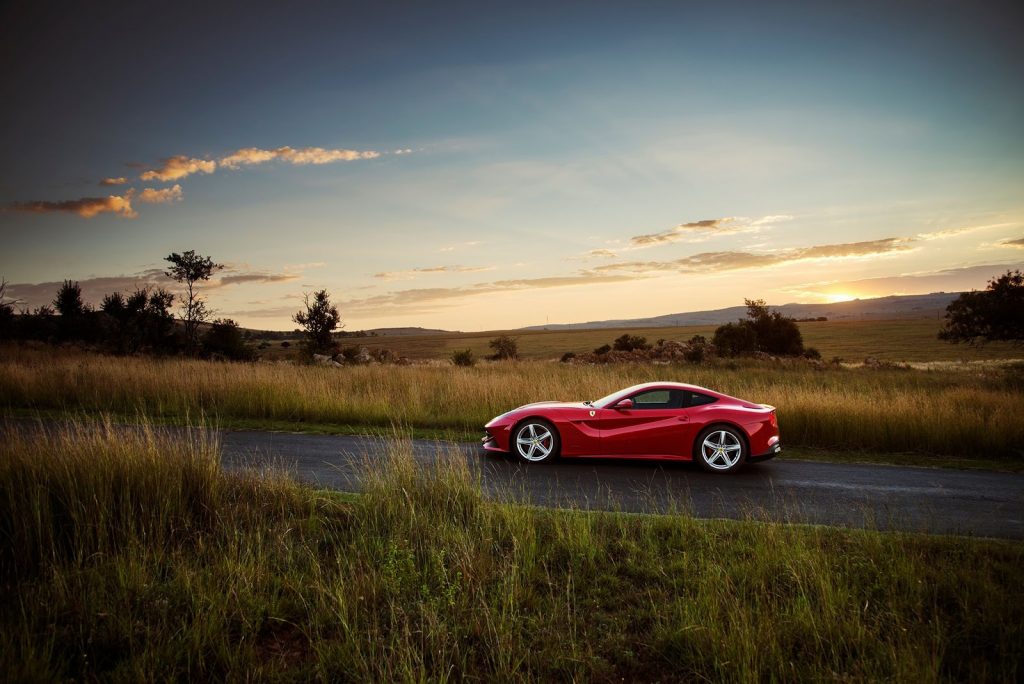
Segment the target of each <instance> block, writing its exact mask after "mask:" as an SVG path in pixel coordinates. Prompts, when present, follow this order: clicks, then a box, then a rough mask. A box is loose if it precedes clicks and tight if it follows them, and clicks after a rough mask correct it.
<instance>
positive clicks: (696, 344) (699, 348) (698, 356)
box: [683, 335, 709, 363]
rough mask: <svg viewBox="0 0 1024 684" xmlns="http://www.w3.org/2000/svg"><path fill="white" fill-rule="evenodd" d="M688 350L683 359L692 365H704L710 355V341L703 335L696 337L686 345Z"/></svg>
mask: <svg viewBox="0 0 1024 684" xmlns="http://www.w3.org/2000/svg"><path fill="white" fill-rule="evenodd" d="M686 344H687V349H686V351H684V352H683V358H684V359H686V360H687V361H688V362H690V363H702V362H703V361H704V358H705V357H706V356H707V355H708V351H709V349H708V346H709V345H708V340H707V338H706V337H704V336H703V335H694V336H693V337H691V338H690V340H689V341H688V342H687V343H686Z"/></svg>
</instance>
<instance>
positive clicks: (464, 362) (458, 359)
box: [451, 349, 476, 367]
mask: <svg viewBox="0 0 1024 684" xmlns="http://www.w3.org/2000/svg"><path fill="white" fill-rule="evenodd" d="M451 360H452V363H454V364H455V365H456V366H465V367H470V366H475V365H476V357H474V356H473V350H472V349H456V350H454V351H453V352H452V353H451Z"/></svg>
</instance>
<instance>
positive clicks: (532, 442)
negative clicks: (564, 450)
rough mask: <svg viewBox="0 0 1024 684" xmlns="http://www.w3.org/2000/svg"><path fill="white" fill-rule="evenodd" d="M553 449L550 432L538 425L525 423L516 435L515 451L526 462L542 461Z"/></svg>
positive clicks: (552, 439) (553, 439)
mask: <svg viewBox="0 0 1024 684" xmlns="http://www.w3.org/2000/svg"><path fill="white" fill-rule="evenodd" d="M554 448H555V438H554V436H553V435H552V434H551V430H549V429H548V428H547V426H545V425H542V424H540V423H527V424H526V425H524V426H523V427H521V428H520V429H519V431H518V432H517V433H516V450H517V451H518V452H519V455H520V456H522V457H523V458H525V459H526V460H527V461H543V460H544V459H545V458H547V457H548V456H550V455H551V450H552V449H554Z"/></svg>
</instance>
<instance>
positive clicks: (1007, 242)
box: [996, 237, 1024, 249]
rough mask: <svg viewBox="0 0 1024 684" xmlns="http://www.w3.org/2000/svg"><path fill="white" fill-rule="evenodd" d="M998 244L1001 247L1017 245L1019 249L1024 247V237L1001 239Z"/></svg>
mask: <svg viewBox="0 0 1024 684" xmlns="http://www.w3.org/2000/svg"><path fill="white" fill-rule="evenodd" d="M996 245H997V246H999V247H1010V248H1014V247H1016V248H1017V249H1024V237H1022V238H1017V239H1016V240H1000V241H999V242H997V243H996Z"/></svg>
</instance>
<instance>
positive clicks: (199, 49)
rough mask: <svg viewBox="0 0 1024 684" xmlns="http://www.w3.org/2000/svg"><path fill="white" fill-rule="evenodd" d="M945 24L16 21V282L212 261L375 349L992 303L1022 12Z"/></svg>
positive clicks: (1018, 153)
mask: <svg viewBox="0 0 1024 684" xmlns="http://www.w3.org/2000/svg"><path fill="white" fill-rule="evenodd" d="M940 4H941V9H936V8H935V7H934V6H933V5H931V4H929V5H926V6H922V8H919V7H917V6H916V5H915V4H914V3H879V4H877V5H870V9H867V7H868V6H865V7H864V8H861V10H858V11H856V12H855V11H853V10H852V9H850V8H844V7H842V6H841V5H831V4H818V5H815V6H814V11H808V10H807V8H806V7H802V6H788V5H765V4H762V3H740V5H739V6H737V7H726V6H725V4H723V5H721V6H720V5H718V4H712V5H693V4H687V3H671V4H664V5H658V4H654V5H651V6H647V5H644V7H642V8H641V7H634V6H632V5H631V4H629V3H627V4H622V3H588V4H586V5H579V6H574V5H571V4H569V5H565V6H564V7H563V6H561V5H559V7H560V8H561V9H559V10H558V11H555V9H554V7H553V6H551V5H549V4H530V3H526V4H523V3H509V4H491V3H488V4H486V5H480V6H477V5H474V4H467V5H460V4H450V5H446V4H444V3H441V4H435V3H423V4H408V5H403V6H402V9H401V11H394V10H393V9H392V8H388V7H386V6H384V5H377V4H372V5H371V6H364V5H359V6H356V5H349V4H345V3H312V4H310V5H308V6H305V7H304V10H303V11H302V12H297V11H294V9H293V8H291V7H290V6H288V5H287V4H282V5H272V4H268V5H260V4H259V3H257V4H255V5H253V6H251V7H248V8H247V10H246V12H245V13H244V15H245V16H244V20H243V19H240V18H239V16H237V15H236V13H234V12H227V11H223V12H222V11H218V12H211V13H209V14H208V15H205V14H204V16H202V17H196V16H195V15H194V14H192V13H190V12H189V11H188V10H187V9H186V8H179V7H174V6H168V7H162V9H161V12H160V16H159V20H154V19H153V17H151V16H150V15H149V14H148V13H147V10H146V9H145V8H142V7H138V8H135V7H134V6H133V9H132V11H130V12H119V11H113V10H109V11H102V12H100V11H97V12H93V11H92V8H91V7H88V6H77V5H75V6H71V7H69V8H67V10H66V12H65V13H64V15H66V16H63V15H62V20H61V21H59V22H56V21H54V20H53V18H52V16H51V15H50V14H48V13H47V12H46V10H45V9H44V8H42V7H37V6H36V5H34V4H32V3H14V4H11V5H8V6H6V8H5V9H4V10H3V19H4V22H3V26H4V27H5V28H4V29H3V31H4V33H5V35H4V45H5V46H6V49H7V50H8V51H9V54H11V55H18V58H17V59H14V60H12V61H11V62H10V64H9V68H7V69H4V70H0V79H2V81H3V83H2V86H3V88H4V92H7V93H17V94H18V95H17V97H14V99H13V100H12V101H11V102H9V103H8V105H7V106H6V107H4V112H3V114H2V116H3V117H4V125H3V126H2V127H0V140H2V145H0V149H2V150H3V153H2V154H3V155H4V165H3V169H2V176H0V179H2V180H0V205H3V210H2V211H0V236H2V239H3V249H2V251H0V277H3V278H4V279H6V280H7V281H8V282H9V283H10V286H9V293H10V295H11V296H13V297H16V298H17V299H18V300H19V301H20V302H22V303H23V304H24V305H25V306H28V307H36V306H39V305H42V304H45V303H48V302H49V301H51V300H52V298H53V294H54V292H55V291H56V287H57V285H58V284H59V283H60V282H61V281H62V280H63V279H65V278H71V279H74V280H78V281H79V282H80V283H81V284H82V288H83V292H84V293H85V296H86V298H87V299H88V300H89V301H90V302H91V303H92V304H94V305H95V304H98V303H99V301H100V300H101V298H102V297H103V295H104V294H106V293H109V292H111V291H113V290H114V289H119V290H122V291H124V290H129V291H130V290H132V289H134V288H135V287H139V286H149V285H167V286H169V284H168V283H167V282H166V279H164V278H163V277H162V276H161V274H160V272H159V265H160V263H161V260H162V258H163V257H164V256H165V255H167V254H169V253H170V252H172V251H181V250H186V249H194V250H196V251H198V252H200V253H202V254H209V255H211V256H212V257H213V258H214V259H216V260H217V261H220V262H223V263H225V264H226V265H227V269H226V270H225V271H224V272H222V273H220V274H219V279H218V280H216V281H215V282H212V283H211V284H210V286H209V287H208V288H207V294H208V297H209V304H210V306H211V307H212V308H214V309H215V310H216V311H217V312H218V314H219V315H223V316H229V317H231V318H233V319H235V320H237V321H239V322H240V323H241V324H243V325H246V326H250V327H257V328H267V329H291V328H292V327H294V324H293V323H292V321H291V316H292V314H293V313H294V312H295V311H296V310H297V309H298V303H299V302H300V301H301V299H302V296H303V293H304V292H309V291H311V290H314V289H320V288H326V289H328V290H329V291H330V292H331V293H332V295H333V297H334V299H335V300H336V301H337V302H338V304H339V306H340V308H341V311H342V317H343V319H344V321H345V323H346V327H347V329H350V330H354V329H363V328H373V327H387V326H424V327H430V328H447V329H461V330H476V329H494V328H515V327H519V326H527V325H539V324H544V323H545V322H562V323H568V322H578V321H586V320H600V319H610V318H631V317H641V316H655V315H660V314H666V313H672V312H679V311H691V310H704V309H713V308H718V307H725V306H734V305H736V304H738V303H741V302H742V301H743V299H744V298H745V297H752V296H756V297H758V298H763V299H766V300H767V301H768V302H770V303H772V304H782V303H786V302H791V301H803V302H821V301H829V302H840V301H847V300H849V299H854V298H858V297H860V298H864V297H877V296H884V295H887V294H892V293H894V292H902V293H908V294H914V293H927V292H933V291H940V290H941V291H958V290H964V289H971V288H981V287H984V285H985V282H986V281H987V280H988V279H989V278H991V277H992V276H993V275H995V274H997V273H1000V272H1004V271H1005V270H1007V269H1010V268H1018V267H1021V266H1022V265H1024V262H1022V258H1024V252H1022V250H1021V249H1019V246H1020V242H1021V240H1022V239H1024V199H1022V196H1021V193H1020V188H1021V187H1024V136H1021V135H1020V121H1024V86H1022V81H1021V79H1020V73H1021V70H1022V68H1024V63H1022V54H1024V53H1022V52H1021V51H1020V49H1019V42H1018V41H1019V37H1018V35H1017V33H1018V32H1017V27H1019V26H1020V21H1021V16H1020V14H1021V12H1020V8H1019V7H1018V6H1015V5H1013V4H1007V5H1006V6H1005V7H1004V6H1002V5H1000V6H999V7H998V8H996V9H992V10H991V11H986V12H980V11H976V8H973V7H972V6H971V5H970V4H969V3H963V4H957V3H940ZM997 10H998V11H997ZM922 17H925V18H926V19H927V20H922ZM239 22H241V24H239ZM24 27H31V30H27V29H26V30H22V29H23V28H24ZM182 35H188V36H190V39H189V40H188V41H182V40H180V37H181V36H182ZM228 36H230V39H228V38H227V37H228ZM526 36H528V37H529V40H525V39H524V37H526ZM726 36H727V37H728V40H723V39H722V38H723V37H726ZM44 45H45V46H46V48H45V49H44V48H43V47H42V46H44ZM157 66H158V67H159V68H158V69H157V70H158V71H161V70H170V71H173V73H166V74H164V77H162V78H156V77H154V68H157ZM937 74H941V75H942V76H941V79H939V78H937V76H936V75H937ZM129 84H130V85H129ZM129 93H130V95H129ZM992 102H998V103H999V105H998V106H992V105H991V103H992Z"/></svg>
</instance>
